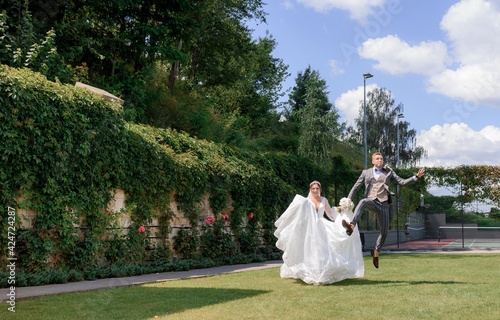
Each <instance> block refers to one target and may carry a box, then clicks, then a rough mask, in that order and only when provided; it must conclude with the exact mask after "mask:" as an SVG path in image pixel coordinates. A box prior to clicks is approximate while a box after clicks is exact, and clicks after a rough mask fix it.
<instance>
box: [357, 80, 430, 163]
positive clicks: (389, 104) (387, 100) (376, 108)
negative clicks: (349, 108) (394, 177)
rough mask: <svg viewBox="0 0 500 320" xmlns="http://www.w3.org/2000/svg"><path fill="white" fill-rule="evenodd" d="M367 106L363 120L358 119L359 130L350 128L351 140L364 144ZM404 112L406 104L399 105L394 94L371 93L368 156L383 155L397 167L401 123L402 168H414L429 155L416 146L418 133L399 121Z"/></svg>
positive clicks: (387, 92)
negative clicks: (373, 154)
mask: <svg viewBox="0 0 500 320" xmlns="http://www.w3.org/2000/svg"><path fill="white" fill-rule="evenodd" d="M363 109H364V108H363V103H361V105H360V108H359V117H358V118H356V119H355V126H356V130H354V129H352V128H351V129H350V134H351V137H352V138H354V140H355V141H357V142H358V143H361V144H362V143H363V127H364V114H363V113H364V112H363ZM403 111H404V106H403V104H401V103H400V104H398V105H397V106H395V101H394V99H393V98H392V96H391V92H390V91H389V90H387V89H380V88H376V89H374V90H373V91H370V92H368V93H367V99H366V137H367V138H366V140H367V146H368V150H369V151H368V153H369V154H371V153H373V152H376V151H378V152H381V153H382V154H383V155H384V160H385V162H386V163H388V164H392V165H393V166H396V162H397V140H398V121H399V159H400V164H402V165H401V167H413V166H415V165H416V164H417V163H418V161H419V160H420V159H421V158H422V157H423V156H425V150H424V149H423V148H422V147H420V146H417V144H416V139H415V138H416V131H415V129H410V123H409V122H408V121H402V120H398V115H399V114H401V113H402V112H403Z"/></svg>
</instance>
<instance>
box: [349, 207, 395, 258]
mask: <svg viewBox="0 0 500 320" xmlns="http://www.w3.org/2000/svg"><path fill="white" fill-rule="evenodd" d="M389 208H390V205H389V202H387V201H384V202H380V201H379V200H378V199H375V200H372V199H368V198H365V199H363V200H361V201H360V202H359V203H358V205H357V206H356V209H354V216H353V218H352V222H353V223H354V224H355V225H357V224H358V221H359V218H360V217H361V214H362V213H363V211H364V210H367V211H370V212H373V213H374V214H375V215H376V216H377V222H378V224H379V228H380V235H379V236H378V238H377V242H376V243H375V250H377V251H379V252H380V249H382V246H383V245H384V242H385V239H386V238H387V231H388V230H389V219H390V216H389Z"/></svg>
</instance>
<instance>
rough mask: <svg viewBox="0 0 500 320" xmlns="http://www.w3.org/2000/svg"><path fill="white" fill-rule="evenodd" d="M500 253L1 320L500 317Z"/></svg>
mask: <svg viewBox="0 0 500 320" xmlns="http://www.w3.org/2000/svg"><path fill="white" fill-rule="evenodd" d="M499 267H500V254H498V253H491V254H481V253H476V254H473V253H443V254H436V253H425V254H406V253H398V254H382V255H381V260H380V269H375V268H374V267H373V265H372V264H371V258H370V257H365V277H364V278H362V279H350V280H344V281H341V282H338V283H334V284H332V285H327V286H313V285H306V284H304V283H303V282H301V281H298V280H294V279H281V278H280V277H279V268H269V269H262V270H256V271H246V272H240V273H232V274H225V275H215V276H210V277H204V278H194V279H186V280H174V281H167V282H162V283H154V284H147V285H141V286H133V287H121V288H114V289H108V290H99V291H91V292H82V293H74V294H61V295H56V296H46V297H40V298H34V299H29V300H18V301H17V303H16V313H15V314H12V313H11V312H9V311H8V310H7V307H8V305H7V304H2V305H1V309H0V319H16V318H19V319H37V320H42V319H155V316H156V317H157V319H190V320H191V319H196V320H202V319H273V320H274V319H301V320H302V319H454V320H455V319H495V320H497V319H500V303H499V302H498V301H499V300H498V299H499V297H500V273H499V270H498V269H499Z"/></svg>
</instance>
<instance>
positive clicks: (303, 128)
mask: <svg viewBox="0 0 500 320" xmlns="http://www.w3.org/2000/svg"><path fill="white" fill-rule="evenodd" d="M290 101H291V105H290V109H291V115H292V117H291V119H290V121H292V122H297V123H298V127H299V129H300V133H299V144H298V150H297V151H298V153H299V154H300V155H302V156H305V157H308V158H310V159H311V160H312V161H313V162H314V163H316V164H318V165H320V166H321V167H323V168H329V167H330V166H331V164H330V162H331V161H330V160H331V157H330V151H331V149H332V148H333V143H334V141H335V138H336V137H338V135H339V134H340V131H341V125H340V124H339V122H338V120H339V114H338V111H337V109H336V108H335V107H334V106H333V105H332V104H331V103H330V102H329V101H328V91H327V86H326V82H325V81H324V80H323V79H321V77H320V75H319V72H317V71H311V69H310V67H308V68H307V69H306V70H305V72H304V73H300V72H299V74H298V76H297V78H296V86H295V87H294V88H293V89H292V93H291V94H290Z"/></svg>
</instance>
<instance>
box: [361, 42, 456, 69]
mask: <svg viewBox="0 0 500 320" xmlns="http://www.w3.org/2000/svg"><path fill="white" fill-rule="evenodd" d="M358 53H359V55H360V56H361V57H362V58H365V59H373V60H377V61H378V64H376V65H375V66H374V68H375V69H378V70H382V71H385V72H388V73H390V74H401V73H417V74H427V75H430V74H435V73H436V72H440V71H442V70H444V69H445V67H446V64H448V63H449V61H450V60H449V58H448V55H447V49H446V45H445V44H444V43H443V42H441V41H426V42H421V43H419V44H418V45H415V46H411V45H409V44H408V43H406V42H404V41H402V40H401V39H400V38H399V37H398V36H394V35H390V36H387V37H384V38H377V39H369V40H367V41H365V42H364V43H363V45H362V46H361V47H360V48H358Z"/></svg>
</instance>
